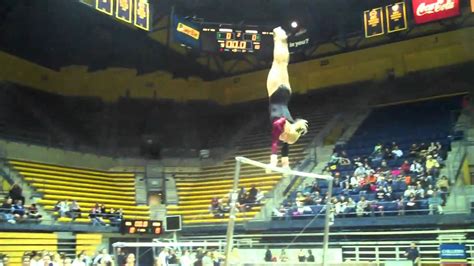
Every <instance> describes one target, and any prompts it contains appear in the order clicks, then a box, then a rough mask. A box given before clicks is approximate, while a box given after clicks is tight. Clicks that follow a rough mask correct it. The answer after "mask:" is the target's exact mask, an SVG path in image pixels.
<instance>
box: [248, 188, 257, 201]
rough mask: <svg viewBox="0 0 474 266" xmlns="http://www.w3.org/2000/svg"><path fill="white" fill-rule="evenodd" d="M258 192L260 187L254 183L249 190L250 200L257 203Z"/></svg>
mask: <svg viewBox="0 0 474 266" xmlns="http://www.w3.org/2000/svg"><path fill="white" fill-rule="evenodd" d="M257 194H258V189H257V188H256V187H255V185H252V187H251V188H250V190H249V196H248V199H249V201H250V202H252V203H255V201H256V200H257Z"/></svg>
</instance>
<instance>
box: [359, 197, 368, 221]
mask: <svg viewBox="0 0 474 266" xmlns="http://www.w3.org/2000/svg"><path fill="white" fill-rule="evenodd" d="M368 211H369V202H368V201H367V200H366V199H365V197H364V196H362V197H360V200H359V202H357V205H356V213H357V216H363V215H364V216H367V215H369V212H368Z"/></svg>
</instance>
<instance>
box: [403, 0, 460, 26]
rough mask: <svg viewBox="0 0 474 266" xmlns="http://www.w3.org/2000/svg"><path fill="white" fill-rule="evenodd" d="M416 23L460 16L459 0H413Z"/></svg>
mask: <svg viewBox="0 0 474 266" xmlns="http://www.w3.org/2000/svg"><path fill="white" fill-rule="evenodd" d="M412 5H413V15H414V17H415V23H416V24H422V23H427V22H431V21H435V20H440V19H445V18H449V17H454V16H458V15H459V14H460V8H459V0H412Z"/></svg>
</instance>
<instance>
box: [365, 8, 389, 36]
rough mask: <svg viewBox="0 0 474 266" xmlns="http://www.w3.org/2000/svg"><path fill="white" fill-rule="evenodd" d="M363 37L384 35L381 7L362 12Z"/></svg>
mask: <svg viewBox="0 0 474 266" xmlns="http://www.w3.org/2000/svg"><path fill="white" fill-rule="evenodd" d="M364 29H365V37H366V38H370V37H375V36H379V35H382V34H384V27H383V11H382V8H381V7H378V8H374V9H371V10H366V11H364Z"/></svg>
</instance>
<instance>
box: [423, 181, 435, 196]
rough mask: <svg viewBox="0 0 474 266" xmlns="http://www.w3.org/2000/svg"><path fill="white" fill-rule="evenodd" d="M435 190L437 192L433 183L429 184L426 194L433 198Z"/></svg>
mask: <svg viewBox="0 0 474 266" xmlns="http://www.w3.org/2000/svg"><path fill="white" fill-rule="evenodd" d="M434 192H435V191H434V189H433V185H431V184H429V185H428V188H427V189H426V193H425V196H426V197H427V198H431V197H432V196H433V194H434Z"/></svg>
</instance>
